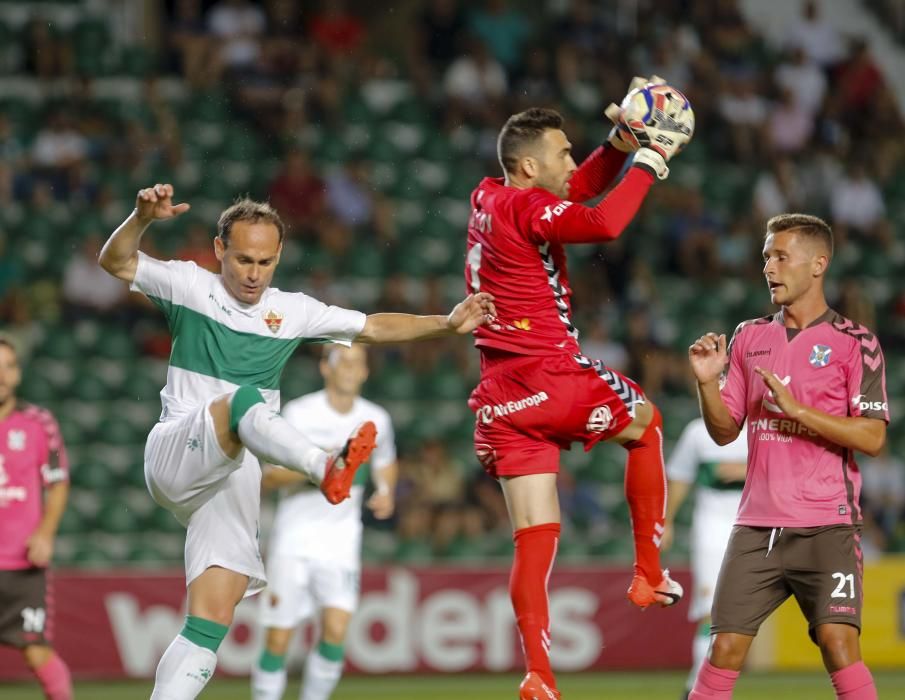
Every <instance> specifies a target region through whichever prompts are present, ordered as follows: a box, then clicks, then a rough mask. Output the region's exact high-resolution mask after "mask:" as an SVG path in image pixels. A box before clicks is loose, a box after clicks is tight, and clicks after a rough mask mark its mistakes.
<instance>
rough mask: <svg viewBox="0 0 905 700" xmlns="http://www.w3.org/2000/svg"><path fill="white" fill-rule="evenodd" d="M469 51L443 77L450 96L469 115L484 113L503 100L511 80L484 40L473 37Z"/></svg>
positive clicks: (444, 86)
mask: <svg viewBox="0 0 905 700" xmlns="http://www.w3.org/2000/svg"><path fill="white" fill-rule="evenodd" d="M466 46H467V48H466V52H465V53H464V54H462V55H461V56H459V57H458V58H457V59H456V60H455V61H453V62H452V64H450V66H449V68H448V69H447V70H446V74H445V75H444V76H443V88H444V91H445V92H446V96H447V97H448V98H449V99H451V100H454V101H457V102H459V103H461V104H462V105H463V106H464V107H465V109H466V110H467V111H468V112H469V113H473V114H480V113H481V112H482V111H483V110H484V109H485V108H486V106H487V104H488V103H491V102H495V101H497V100H500V99H502V98H503V96H504V95H505V94H506V90H507V88H508V85H509V83H508V79H507V77H506V71H504V70H503V66H502V65H500V63H499V62H498V61H497V60H496V59H495V58H494V57H493V56H492V55H491V53H490V51H488V49H487V46H486V45H485V44H484V42H483V41H481V40H479V39H476V38H474V37H471V38H470V39H468V41H467V42H466Z"/></svg>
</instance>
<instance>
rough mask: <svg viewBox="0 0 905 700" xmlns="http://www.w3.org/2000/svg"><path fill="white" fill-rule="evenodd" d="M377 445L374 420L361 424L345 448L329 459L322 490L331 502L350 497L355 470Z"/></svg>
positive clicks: (347, 441) (353, 432)
mask: <svg viewBox="0 0 905 700" xmlns="http://www.w3.org/2000/svg"><path fill="white" fill-rule="evenodd" d="M376 446H377V426H375V425H374V423H373V422H372V421H365V422H364V423H362V424H361V425H359V426H358V427H357V428H356V429H355V430H353V431H352V434H351V435H350V436H349V439H348V440H346V444H345V445H343V448H342V449H341V450H340V451H339V452H337V453H336V454H334V455H332V456H331V457H330V458H329V459H328V460H327V465H326V468H325V473H324V478H323V481H321V491H322V492H323V494H324V496H326V497H327V500H328V501H330V503H339V502H340V501H343V500H345V499H346V498H348V497H349V490H350V489H351V488H352V482H353V481H354V480H355V472H356V471H358V468H359V467H360V466H361V465H362V464H364V463H365V462H366V461H367V460H368V457H370V456H371V452H373V451H374V448H375V447H376Z"/></svg>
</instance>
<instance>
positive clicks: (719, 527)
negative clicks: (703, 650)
mask: <svg viewBox="0 0 905 700" xmlns="http://www.w3.org/2000/svg"><path fill="white" fill-rule="evenodd" d="M747 461H748V442H747V436H746V434H745V431H744V430H742V431H741V432H740V433H739V435H738V437H737V438H736V439H735V440H734V441H732V442H731V443H729V444H728V445H723V446H720V445H717V444H716V443H715V442H714V441H713V438H711V437H710V434H709V433H708V432H707V427H706V426H705V425H704V421H703V420H702V419H701V418H696V419H695V420H693V421H691V422H690V423H689V424H688V425H687V426H685V430H683V431H682V435H681V436H680V437H679V441H678V442H677V443H676V446H675V448H674V449H673V451H672V454H671V455H670V457H669V461H668V462H667V463H666V474H667V477H668V479H669V480H670V481H681V482H683V483H686V484H693V485H694V488H695V494H696V495H695V504H694V513H693V515H692V522H691V569H692V577H693V585H694V589H693V590H694V593H693V595H692V599H691V606H690V608H689V611H688V617H689V619H691V620H700V619H701V618H704V617H708V616H709V615H710V607H711V605H712V604H713V591H714V589H715V588H716V579H717V576H718V575H719V571H720V565H721V564H722V561H723V553H724V552H725V551H726V545H727V543H728V542H729V535H730V533H731V532H732V526H733V524H734V523H735V517H736V515H737V513H738V506H739V503H740V502H741V498H742V488H743V487H744V485H745V482H744V480H736V481H726V480H724V479H722V478H720V475H719V468H720V465H721V464H726V463H740V464H745V463H747Z"/></svg>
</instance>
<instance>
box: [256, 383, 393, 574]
mask: <svg viewBox="0 0 905 700" xmlns="http://www.w3.org/2000/svg"><path fill="white" fill-rule="evenodd" d="M282 414H283V417H284V418H285V419H286V420H287V421H289V423H290V424H291V425H292V426H293V427H295V428H296V429H297V430H298V431H299V432H301V433H303V434H304V435H305V437H306V438H308V439H309V440H310V441H311V442H312V443H314V444H315V445H316V446H317V447H320V448H321V449H323V450H336V449H339V448H341V447H342V446H343V444H344V443H345V441H346V440H347V439H348V436H349V434H350V433H351V432H352V431H353V430H354V429H355V428H356V427H357V426H358V425H360V424H361V423H362V422H364V421H367V420H370V421H374V424H375V425H376V426H377V447H376V448H375V449H374V452H373V453H372V454H371V459H370V466H371V468H372V469H375V470H377V471H379V470H381V469H383V468H385V467H387V466H389V465H391V464H393V463H394V462H395V461H396V445H395V440H394V436H393V424H392V422H391V421H390V415H389V414H388V413H387V412H386V411H385V410H384V409H383V408H381V407H380V406H378V405H377V404H375V403H373V402H371V401H368V400H367V399H364V398H361V397H358V398H356V399H355V402H354V404H353V405H352V410H351V411H349V412H348V413H339V412H337V411H336V410H335V409H334V408H333V407H332V406H330V404H329V402H328V401H327V393H326V391H324V390H321V391H317V392H314V393H313V394H306V395H305V396H302V397H299V398H298V399H295V400H293V401H289V402H288V403H287V404H286V405H285V406H284V407H283V411H282ZM367 478H368V470H367V469H364V468H361V469H359V471H358V473H357V474H356V475H355V483H354V485H353V486H352V496H351V498H349V499H347V500H345V501H343V502H342V503H340V504H339V505H335V506H334V505H330V503H328V502H327V500H326V499H325V498H324V496H323V494H322V493H321V492H320V491H318V490H317V489H315V488H314V487H308V488H305V490H302V491H301V492H293V491H292V490H290V489H283V494H281V495H282V498H281V499H280V504H279V506H278V508H277V512H276V516H275V517H274V521H273V532H272V535H271V538H270V546H269V547H268V560H269V561H273V560H274V559H282V558H287V557H294V558H300V559H309V560H315V561H322V562H329V563H332V564H336V565H338V566H341V567H342V568H344V569H354V570H357V569H359V567H360V565H361V564H360V557H361V532H362V524H361V509H362V501H363V498H364V490H365V486H364V484H365V482H366V480H367Z"/></svg>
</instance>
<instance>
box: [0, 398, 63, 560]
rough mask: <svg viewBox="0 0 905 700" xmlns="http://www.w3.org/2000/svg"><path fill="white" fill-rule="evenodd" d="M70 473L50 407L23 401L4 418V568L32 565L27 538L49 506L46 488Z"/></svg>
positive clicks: (0, 426) (0, 479)
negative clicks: (28, 553)
mask: <svg viewBox="0 0 905 700" xmlns="http://www.w3.org/2000/svg"><path fill="white" fill-rule="evenodd" d="M68 478H69V461H68V459H67V457H66V449H65V447H64V446H63V438H62V436H61V435H60V428H59V426H58V425H57V422H56V420H55V419H54V417H53V415H51V413H50V411H47V410H45V409H43V408H39V407H38V406H32V405H30V404H23V403H19V404H17V405H16V407H15V409H13V412H12V413H10V414H9V415H8V416H7V417H6V418H5V419H4V420H2V421H0V569H3V570H10V569H28V568H30V567H31V566H32V565H31V563H30V562H29V561H28V557H27V556H26V553H27V548H26V542H27V540H28V537H29V536H30V535H31V533H32V532H34V530H35V528H36V527H37V526H38V523H40V522H41V515H42V513H43V511H44V498H43V497H44V487H46V486H49V485H51V484H53V483H55V482H57V481H66V480H67V479H68Z"/></svg>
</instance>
